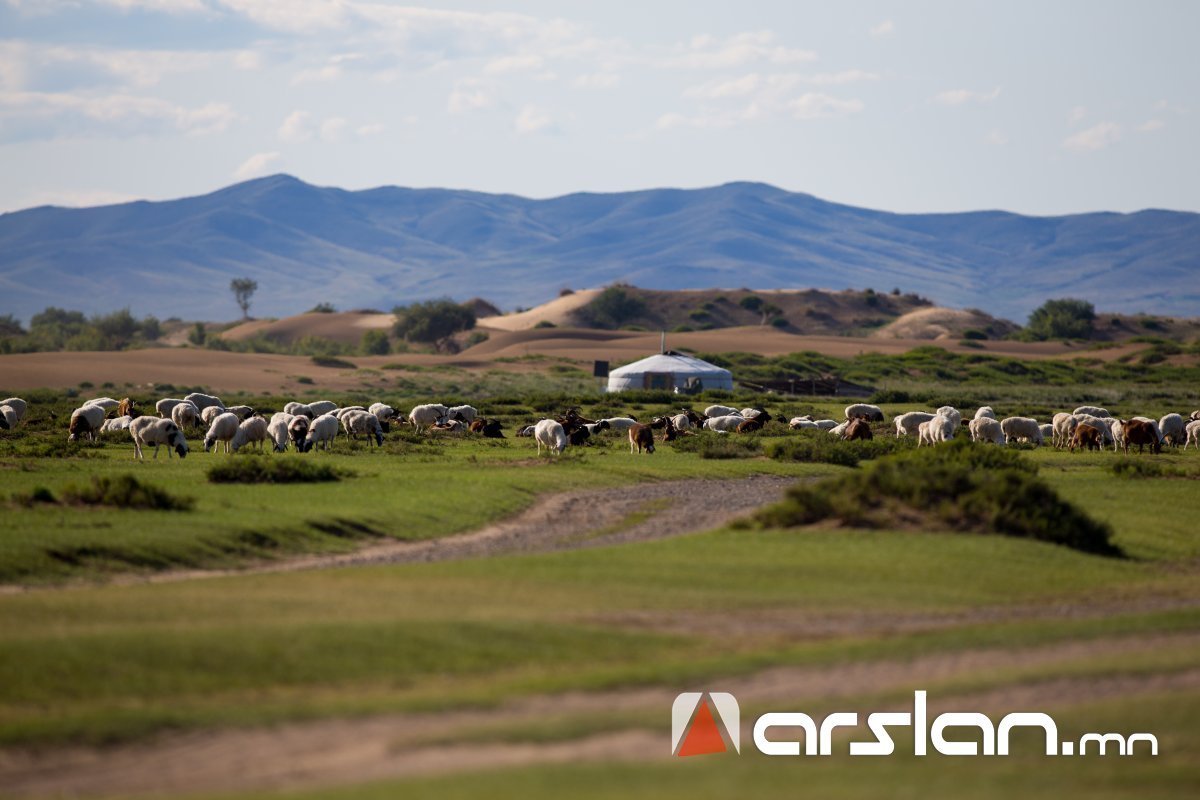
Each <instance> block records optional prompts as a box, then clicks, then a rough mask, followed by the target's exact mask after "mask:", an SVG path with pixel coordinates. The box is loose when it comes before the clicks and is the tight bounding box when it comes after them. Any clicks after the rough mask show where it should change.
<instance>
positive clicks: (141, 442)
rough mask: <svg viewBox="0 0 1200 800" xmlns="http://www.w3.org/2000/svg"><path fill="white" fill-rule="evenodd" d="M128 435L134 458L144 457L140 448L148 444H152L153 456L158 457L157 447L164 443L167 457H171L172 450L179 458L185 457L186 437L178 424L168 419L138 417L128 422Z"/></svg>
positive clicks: (186, 451) (186, 449)
mask: <svg viewBox="0 0 1200 800" xmlns="http://www.w3.org/2000/svg"><path fill="white" fill-rule="evenodd" d="M129 435H130V436H131V437H133V457H134V458H138V459H144V458H145V455H144V454H143V453H142V448H143V447H147V446H149V445H154V457H155V458H158V448H159V447H161V446H162V445H164V444H165V445H166V446H167V458H170V457H171V451H172V450H174V451H175V452H176V453H178V454H179V457H180V458H186V457H187V454H188V446H187V439H185V438H184V436H183V431H181V430H180V429H179V426H178V425H176V424H175V423H174V422H172V421H171V420H169V419H162V418H160V417H149V416H146V417H138V418H137V419H135V420H133V421H132V422H130V423H129Z"/></svg>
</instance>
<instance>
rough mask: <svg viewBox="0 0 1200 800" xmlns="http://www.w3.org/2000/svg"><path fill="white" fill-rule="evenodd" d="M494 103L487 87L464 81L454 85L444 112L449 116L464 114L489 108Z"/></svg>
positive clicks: (477, 82)
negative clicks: (448, 113) (449, 114)
mask: <svg viewBox="0 0 1200 800" xmlns="http://www.w3.org/2000/svg"><path fill="white" fill-rule="evenodd" d="M495 102H496V99H495V98H494V97H493V96H492V93H491V92H490V91H489V89H488V87H487V86H485V85H484V84H483V83H482V82H480V81H477V80H473V79H470V78H468V79H465V80H461V81H459V82H458V83H456V84H455V85H454V89H453V90H452V91H451V92H450V97H449V98H448V99H447V100H446V110H447V111H449V112H450V113H451V114H465V113H467V112H468V111H477V110H479V109H481V108H491V107H492V106H493V105H494V104H495Z"/></svg>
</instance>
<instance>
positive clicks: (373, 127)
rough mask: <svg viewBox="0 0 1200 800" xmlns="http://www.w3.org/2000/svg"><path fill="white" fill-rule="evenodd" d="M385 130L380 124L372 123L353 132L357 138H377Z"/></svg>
mask: <svg viewBox="0 0 1200 800" xmlns="http://www.w3.org/2000/svg"><path fill="white" fill-rule="evenodd" d="M384 130H386V128H385V127H384V124H383V123H382V122H372V123H369V124H367V125H360V126H359V127H358V130H356V131H355V133H357V134H358V135H359V136H378V135H379V134H381V133H383V132H384Z"/></svg>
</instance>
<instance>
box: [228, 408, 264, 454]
mask: <svg viewBox="0 0 1200 800" xmlns="http://www.w3.org/2000/svg"><path fill="white" fill-rule="evenodd" d="M230 413H233V412H230ZM268 427H269V426H268V425H267V421H266V420H265V419H263V418H262V417H259V416H253V417H249V418H247V419H244V420H242V423H241V424H240V425H238V430H237V433H235V434H234V436H233V441H232V442H230V447H232V448H233V452H235V453H236V452H237V451H238V450H241V449H242V448H243V447H245V446H246V445H248V444H252V445H254V446H255V449H256V450H258V452H260V453H261V452H262V449H263V442H265V441H267V440H268V438H269V436H270V432H269V431H268V430H267V429H268Z"/></svg>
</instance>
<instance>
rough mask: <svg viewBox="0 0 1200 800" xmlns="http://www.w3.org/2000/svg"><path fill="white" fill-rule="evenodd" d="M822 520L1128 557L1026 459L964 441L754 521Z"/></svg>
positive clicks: (829, 485)
mask: <svg viewBox="0 0 1200 800" xmlns="http://www.w3.org/2000/svg"><path fill="white" fill-rule="evenodd" d="M822 520H835V521H837V522H840V523H843V524H846V525H852V526H856V527H867V528H891V527H896V526H898V525H902V524H904V523H909V524H912V523H917V524H920V525H922V526H925V525H932V526H933V527H935V528H943V529H948V530H952V531H961V532H968V533H996V534H1001V535H1005V536H1015V537H1019V538H1028V539H1036V540H1039V541H1044V542H1050V543H1053V544H1059V545H1063V546H1065V547H1070V548H1073V549H1076V550H1081V551H1083V552H1086V553H1094V554H1098V555H1107V556H1118V555H1122V553H1121V550H1120V548H1118V547H1117V546H1116V545H1114V544H1113V543H1112V541H1111V537H1112V531H1111V529H1110V528H1109V527H1108V526H1107V525H1105V524H1103V523H1100V522H1096V521H1095V520H1093V519H1091V518H1090V517H1088V516H1087V515H1086V514H1084V513H1083V512H1082V511H1080V510H1079V509H1078V508H1076V507H1075V506H1073V505H1071V504H1070V503H1068V502H1066V501H1065V500H1063V499H1062V498H1060V497H1059V496H1058V495H1057V493H1055V491H1054V490H1053V489H1052V488H1051V487H1050V486H1049V485H1048V484H1046V483H1045V482H1044V481H1042V480H1041V479H1040V478H1038V476H1037V467H1036V466H1035V465H1034V464H1032V463H1031V462H1029V461H1026V460H1025V459H1024V458H1023V457H1022V456H1021V455H1020V454H1019V453H1014V452H1011V451H1008V450H1004V449H1001V448H998V447H991V446H988V445H979V444H974V443H971V442H969V441H965V440H957V441H954V442H951V443H948V444H944V445H939V446H937V447H931V448H921V449H913V450H911V451H909V452H906V453H899V454H896V455H893V456H889V457H887V458H882V459H879V460H878V461H875V462H873V463H871V464H868V465H866V466H864V467H863V468H862V469H861V470H859V471H857V472H855V473H854V474H852V475H841V476H838V477H834V478H829V479H826V480H824V481H821V482H820V483H817V484H802V485H798V486H794V487H793V488H791V489H790V490H788V494H787V497H786V499H785V500H784V501H783V502H781V503H779V504H776V505H774V506H771V507H768V508H766V509H763V510H762V511H760V512H759V513H758V514H757V515H755V517H754V519H753V521H754V523H756V524H758V525H759V526H762V527H784V528H787V527H795V526H799V525H808V524H812V523H814V522H819V521H822Z"/></svg>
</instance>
